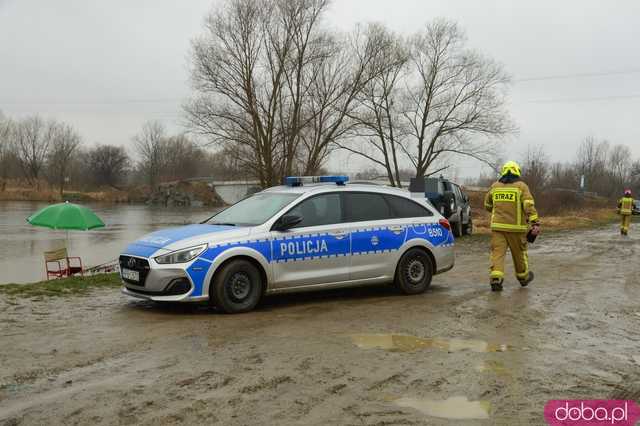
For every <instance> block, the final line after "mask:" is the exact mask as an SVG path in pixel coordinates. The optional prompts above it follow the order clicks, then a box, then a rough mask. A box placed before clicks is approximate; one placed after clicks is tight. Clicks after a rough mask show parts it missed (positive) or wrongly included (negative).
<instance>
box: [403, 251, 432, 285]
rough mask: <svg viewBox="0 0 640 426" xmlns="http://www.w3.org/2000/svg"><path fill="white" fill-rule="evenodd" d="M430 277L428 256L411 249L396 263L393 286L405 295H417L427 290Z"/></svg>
mask: <svg viewBox="0 0 640 426" xmlns="http://www.w3.org/2000/svg"><path fill="white" fill-rule="evenodd" d="M432 277H433V265H432V264H431V259H430V258H429V255H427V253H426V252H425V251H424V250H421V249H418V248H412V249H409V250H408V251H407V252H406V253H405V254H404V255H402V257H401V258H400V261H399V262H398V267H397V268H396V277H395V285H396V287H398V288H399V289H400V290H401V291H402V292H403V293H405V294H419V293H423V292H424V291H425V290H426V289H427V288H429V286H430V285H431V278H432Z"/></svg>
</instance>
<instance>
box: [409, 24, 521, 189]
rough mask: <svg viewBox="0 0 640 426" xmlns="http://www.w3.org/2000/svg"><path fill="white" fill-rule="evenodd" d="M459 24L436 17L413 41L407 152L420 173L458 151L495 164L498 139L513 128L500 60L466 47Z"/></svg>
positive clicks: (506, 77) (417, 173)
mask: <svg viewBox="0 0 640 426" xmlns="http://www.w3.org/2000/svg"><path fill="white" fill-rule="evenodd" d="M465 41H466V38H465V36H464V34H463V32H462V30H461V29H460V28H459V27H458V25H457V24H456V23H454V22H450V21H446V20H435V21H433V22H431V23H430V24H428V25H427V28H426V30H425V31H424V32H423V33H422V34H417V35H415V36H414V37H413V38H412V39H411V40H410V44H409V48H410V51H411V63H412V67H413V68H414V71H415V79H409V80H408V82H407V92H406V98H405V102H406V106H405V108H406V109H405V113H404V117H405V119H406V120H407V121H408V122H409V127H410V136H411V139H412V140H411V143H410V144H409V145H408V149H407V150H406V153H407V155H408V157H409V159H410V161H411V163H412V164H413V166H414V167H415V169H416V177H420V176H424V175H427V174H433V173H437V172H438V170H429V169H430V166H431V165H432V164H433V163H434V162H435V161H436V160H437V159H438V158H439V157H440V156H442V155H443V154H446V153H453V154H458V155H464V156H469V157H473V158H476V159H478V160H480V161H484V162H487V163H491V162H490V159H491V158H492V157H493V156H494V150H493V148H494V144H493V143H491V142H492V140H495V138H500V137H503V136H505V135H507V134H509V133H510V132H512V131H513V130H514V126H513V125H512V123H511V120H510V119H509V116H508V114H507V113H506V111H505V108H504V105H505V101H504V96H505V91H506V88H507V85H508V83H509V77H508V76H507V74H506V73H505V72H504V70H503V68H502V66H500V65H499V64H498V63H496V62H494V61H492V60H490V59H487V58H484V57H483V56H481V55H480V54H479V53H478V52H475V51H472V50H469V49H466V48H465Z"/></svg>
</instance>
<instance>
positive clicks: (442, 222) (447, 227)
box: [439, 219, 451, 229]
mask: <svg viewBox="0 0 640 426" xmlns="http://www.w3.org/2000/svg"><path fill="white" fill-rule="evenodd" d="M439 223H440V225H442V226H443V227H444V228H446V229H451V224H450V223H449V221H448V220H447V219H440V220H439Z"/></svg>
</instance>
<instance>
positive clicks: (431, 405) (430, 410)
mask: <svg viewBox="0 0 640 426" xmlns="http://www.w3.org/2000/svg"><path fill="white" fill-rule="evenodd" d="M394 402H395V404H396V405H399V406H400V407H408V408H413V409H415V410H418V411H420V412H422V413H424V414H426V415H427V416H431V417H440V418H442V419H454V420H468V419H488V418H489V410H490V409H491V404H490V403H489V402H488V401H469V400H468V399H467V397H464V396H454V397H451V398H449V399H445V400H444V401H433V400H429V399H415V398H400V399H397V400H395V401H394Z"/></svg>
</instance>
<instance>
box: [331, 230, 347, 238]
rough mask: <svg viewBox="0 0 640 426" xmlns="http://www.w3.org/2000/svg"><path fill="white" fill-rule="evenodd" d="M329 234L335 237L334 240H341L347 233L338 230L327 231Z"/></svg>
mask: <svg viewBox="0 0 640 426" xmlns="http://www.w3.org/2000/svg"><path fill="white" fill-rule="evenodd" d="M329 235H331V236H332V237H335V239H336V240H341V239H343V238H344V237H346V236H347V233H346V232H344V231H338V232H329Z"/></svg>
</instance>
